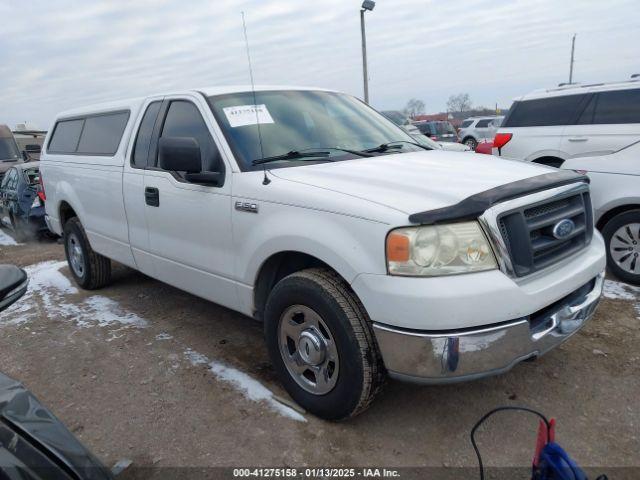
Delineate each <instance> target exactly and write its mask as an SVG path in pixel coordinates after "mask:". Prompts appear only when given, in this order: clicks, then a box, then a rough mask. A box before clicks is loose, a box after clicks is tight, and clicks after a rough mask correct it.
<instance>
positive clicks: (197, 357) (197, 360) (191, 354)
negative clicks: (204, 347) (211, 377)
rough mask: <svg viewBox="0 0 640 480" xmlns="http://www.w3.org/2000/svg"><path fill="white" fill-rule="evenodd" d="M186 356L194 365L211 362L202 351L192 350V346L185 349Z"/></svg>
mask: <svg viewBox="0 0 640 480" xmlns="http://www.w3.org/2000/svg"><path fill="white" fill-rule="evenodd" d="M184 356H185V358H186V359H187V360H189V362H190V363H191V365H193V366H196V365H204V364H205V363H209V359H208V358H207V357H206V356H205V355H202V354H201V353H199V352H196V351H195V350H191V349H190V348H187V349H186V350H185V351H184Z"/></svg>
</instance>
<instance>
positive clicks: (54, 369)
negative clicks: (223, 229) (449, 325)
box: [0, 241, 640, 478]
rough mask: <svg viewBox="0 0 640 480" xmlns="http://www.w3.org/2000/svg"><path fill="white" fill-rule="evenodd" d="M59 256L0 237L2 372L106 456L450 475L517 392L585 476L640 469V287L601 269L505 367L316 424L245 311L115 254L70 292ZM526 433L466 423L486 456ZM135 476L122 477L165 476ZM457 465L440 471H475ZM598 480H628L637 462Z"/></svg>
mask: <svg viewBox="0 0 640 480" xmlns="http://www.w3.org/2000/svg"><path fill="white" fill-rule="evenodd" d="M63 259H64V251H63V247H62V245H60V244H58V243H56V242H53V241H48V242H34V243H29V244H26V245H17V246H0V263H14V264H18V265H20V266H23V267H26V268H27V270H28V272H29V274H30V278H31V283H30V290H29V292H28V293H27V295H26V296H25V297H24V298H23V299H22V301H20V302H19V303H17V304H16V305H14V306H13V307H11V309H10V310H7V311H6V312H4V313H3V314H1V316H0V370H1V371H2V372H4V373H6V374H7V375H9V376H11V377H13V378H16V379H19V380H21V381H22V382H24V384H25V385H26V386H27V387H28V388H29V389H31V390H32V391H33V392H34V393H35V394H36V395H37V396H38V397H39V398H40V400H41V401H42V402H43V403H45V404H46V405H48V406H49V407H50V408H51V409H52V410H53V411H54V412H55V413H56V414H57V415H58V416H59V418H60V419H61V420H62V421H63V422H64V423H65V424H66V425H67V426H68V427H69V428H70V429H71V430H72V431H73V432H74V433H75V434H76V435H77V436H78V437H79V438H80V439H81V440H82V442H83V443H84V444H86V445H87V446H88V447H89V448H90V449H91V450H92V451H93V452H94V453H95V454H96V455H97V456H98V457H99V458H100V459H101V460H102V461H103V462H104V463H105V464H107V465H109V466H111V465H113V464H114V463H115V462H116V461H118V460H120V459H122V458H129V459H131V460H133V465H134V466H138V467H141V466H145V467H151V466H152V467H156V468H159V467H211V466H298V467H300V466H378V467H401V466H405V467H407V466H411V467H416V466H429V467H438V468H437V469H434V470H433V471H432V472H439V473H441V474H445V473H447V472H449V473H451V472H458V473H461V472H463V470H460V469H457V468H455V467H475V466H476V459H475V456H474V453H473V450H472V448H471V445H470V443H469V439H468V437H469V430H470V428H471V426H472V425H473V424H474V423H475V422H476V420H477V419H478V418H479V417H480V416H482V414H484V413H485V412H487V411H488V410H490V409H492V408H494V407H496V406H499V405H515V404H518V405H528V406H531V407H534V408H537V409H540V410H542V411H543V412H545V413H547V414H548V415H549V416H554V417H556V418H557V419H558V440H559V441H560V442H561V443H562V444H563V446H564V447H565V448H566V449H567V450H568V451H569V452H570V453H571V454H572V456H573V457H574V458H575V459H576V460H577V461H578V462H579V463H580V464H581V465H583V466H593V467H595V468H594V470H593V471H594V473H595V472H599V473H601V472H607V471H609V473H611V472H612V471H613V468H614V467H640V455H639V452H640V402H639V401H638V399H640V347H639V345H640V320H639V318H638V317H640V289H638V288H632V287H627V286H625V285H624V284H620V283H618V282H615V281H611V280H608V281H607V286H606V290H607V297H608V298H606V299H605V300H604V301H603V303H602V305H601V306H600V309H599V311H598V312H597V315H596V317H595V318H594V319H593V321H592V322H591V323H590V324H589V325H588V326H587V327H585V329H583V330H582V331H581V332H580V333H579V334H577V335H576V336H575V337H574V338H573V339H572V340H571V341H569V342H568V343H566V344H565V345H563V346H562V347H560V348H558V349H556V350H555V351H553V352H551V353H549V354H548V355H547V356H545V357H543V358H541V359H539V360H537V361H535V362H530V363H524V364H521V365H519V366H518V367H516V368H515V369H513V371H511V372H510V373H508V374H505V375H502V376H499V377H495V378H490V379H486V380H481V381H476V382H472V383H467V384H460V385H451V386H439V387H428V388H427V387H416V386H412V385H406V384H401V383H395V382H390V383H389V384H388V385H387V387H386V389H385V391H384V392H383V394H382V395H381V396H380V397H379V398H378V400H377V401H376V402H375V403H374V404H373V406H372V407H371V408H370V409H369V410H368V411H367V412H365V413H364V414H362V415H361V416H359V417H357V418H355V419H353V420H351V421H349V422H343V423H329V422H324V421H321V420H318V419H317V418H314V417H312V416H311V415H309V414H305V413H302V414H301V413H298V412H296V411H295V410H293V409H291V408H289V407H286V406H285V405H283V404H282V403H280V402H279V401H278V398H283V399H285V398H286V393H284V391H283V390H282V389H281V387H280V386H279V384H278V382H277V380H276V379H275V378H274V375H273V372H272V370H271V367H270V365H269V360H268V357H267V353H266V350H265V347H264V344H263V340H262V330H261V326H260V325H259V324H258V323H256V322H255V321H254V320H252V319H249V318H246V317H243V316H241V315H239V314H236V313H234V312H232V311H229V310H227V309H224V308H221V307H218V306H216V305H214V304H211V303H208V302H206V301H203V300H200V299H198V298H196V297H193V296H191V295H188V294H186V293H183V292H181V291H179V290H176V289H174V288H172V287H169V286H167V285H164V284H162V283H159V282H157V281H154V280H152V279H150V278H148V277H145V276H144V275H141V274H139V273H137V272H134V271H132V270H129V269H127V268H124V267H120V266H117V267H116V268H115V270H114V276H115V278H114V281H113V283H112V285H111V286H109V287H108V288H105V289H103V290H100V291H96V292H85V291H80V290H78V289H76V287H75V285H74V284H73V283H72V281H71V280H70V278H71V277H70V274H69V271H68V268H67V266H66V263H64V262H61V260H63ZM534 430H535V422H534V421H532V420H531V419H530V418H528V417H526V416H521V415H516V414H511V413H508V414H504V415H503V416H502V417H500V418H498V419H495V420H493V421H491V422H490V424H489V425H488V426H487V428H486V429H484V431H483V432H482V433H481V434H480V442H481V448H482V450H483V452H484V457H485V461H486V463H488V464H489V465H493V466H504V467H506V466H526V465H528V464H529V462H530V458H531V454H532V450H533V443H534ZM145 472H146V473H144V474H141V472H140V471H137V472H136V471H135V470H132V471H130V472H129V473H127V472H125V474H124V475H123V476H122V477H123V478H132V477H133V476H136V478H138V476H141V477H142V476H147V477H150V476H153V477H154V478H167V475H166V474H165V475H160V474H157V472H156V474H153V473H152V472H151V470H146V471H145ZM185 472H187V471H186V470H184V471H182V478H187V477H189V476H191V475H190V474H186V473H185ZM464 472H466V473H465V474H464V475H462V476H460V475H457V476H456V475H454V476H452V477H447V478H476V473H475V471H472V470H471V469H468V470H464ZM158 475H160V476H158ZM430 478H435V476H433V477H430ZM512 478H516V477H512ZM517 478H527V477H526V476H524V477H517ZM593 478H595V475H594V477H593ZM610 478H640V468H638V469H633V470H628V471H627V472H626V473H624V474H623V472H622V471H618V474H617V475H610Z"/></svg>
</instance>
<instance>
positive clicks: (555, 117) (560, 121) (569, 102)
mask: <svg viewBox="0 0 640 480" xmlns="http://www.w3.org/2000/svg"><path fill="white" fill-rule="evenodd" d="M584 97H585V95H566V96H562V97H549V98H540V99H536V100H524V101H519V102H515V103H514V104H513V107H512V110H511V111H510V113H509V116H508V117H507V118H506V119H505V123H504V125H503V126H504V127H541V126H553V125H570V124H571V123H572V122H573V120H574V118H575V114H576V110H577V109H578V107H579V106H580V105H581V104H582V102H583V101H584Z"/></svg>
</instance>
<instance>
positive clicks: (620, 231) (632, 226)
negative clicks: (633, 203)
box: [602, 210, 640, 285]
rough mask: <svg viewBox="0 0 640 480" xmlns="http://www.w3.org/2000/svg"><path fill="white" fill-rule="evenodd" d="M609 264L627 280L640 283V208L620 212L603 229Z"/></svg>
mask: <svg viewBox="0 0 640 480" xmlns="http://www.w3.org/2000/svg"><path fill="white" fill-rule="evenodd" d="M602 235H603V236H604V239H605V242H606V244H607V266H608V267H609V270H611V272H612V273H613V274H614V275H615V276H616V277H618V278H620V279H621V280H624V281H625V282H629V283H633V284H635V285H640V210H630V211H628V212H624V213H620V214H618V215H616V216H615V217H613V218H612V219H611V220H609V221H608V222H607V224H606V225H605V226H604V229H603V230H602Z"/></svg>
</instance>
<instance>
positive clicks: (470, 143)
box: [462, 137, 478, 152]
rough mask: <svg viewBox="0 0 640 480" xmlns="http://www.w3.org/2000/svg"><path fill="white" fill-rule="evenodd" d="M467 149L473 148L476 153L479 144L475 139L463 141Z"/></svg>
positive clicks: (469, 138)
mask: <svg viewBox="0 0 640 480" xmlns="http://www.w3.org/2000/svg"><path fill="white" fill-rule="evenodd" d="M462 143H463V144H465V145H466V146H467V147H469V148H471V150H473V151H474V152H475V151H476V147H477V146H478V142H476V140H475V138H473V137H467V138H465V139H464V140H463V141H462Z"/></svg>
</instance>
